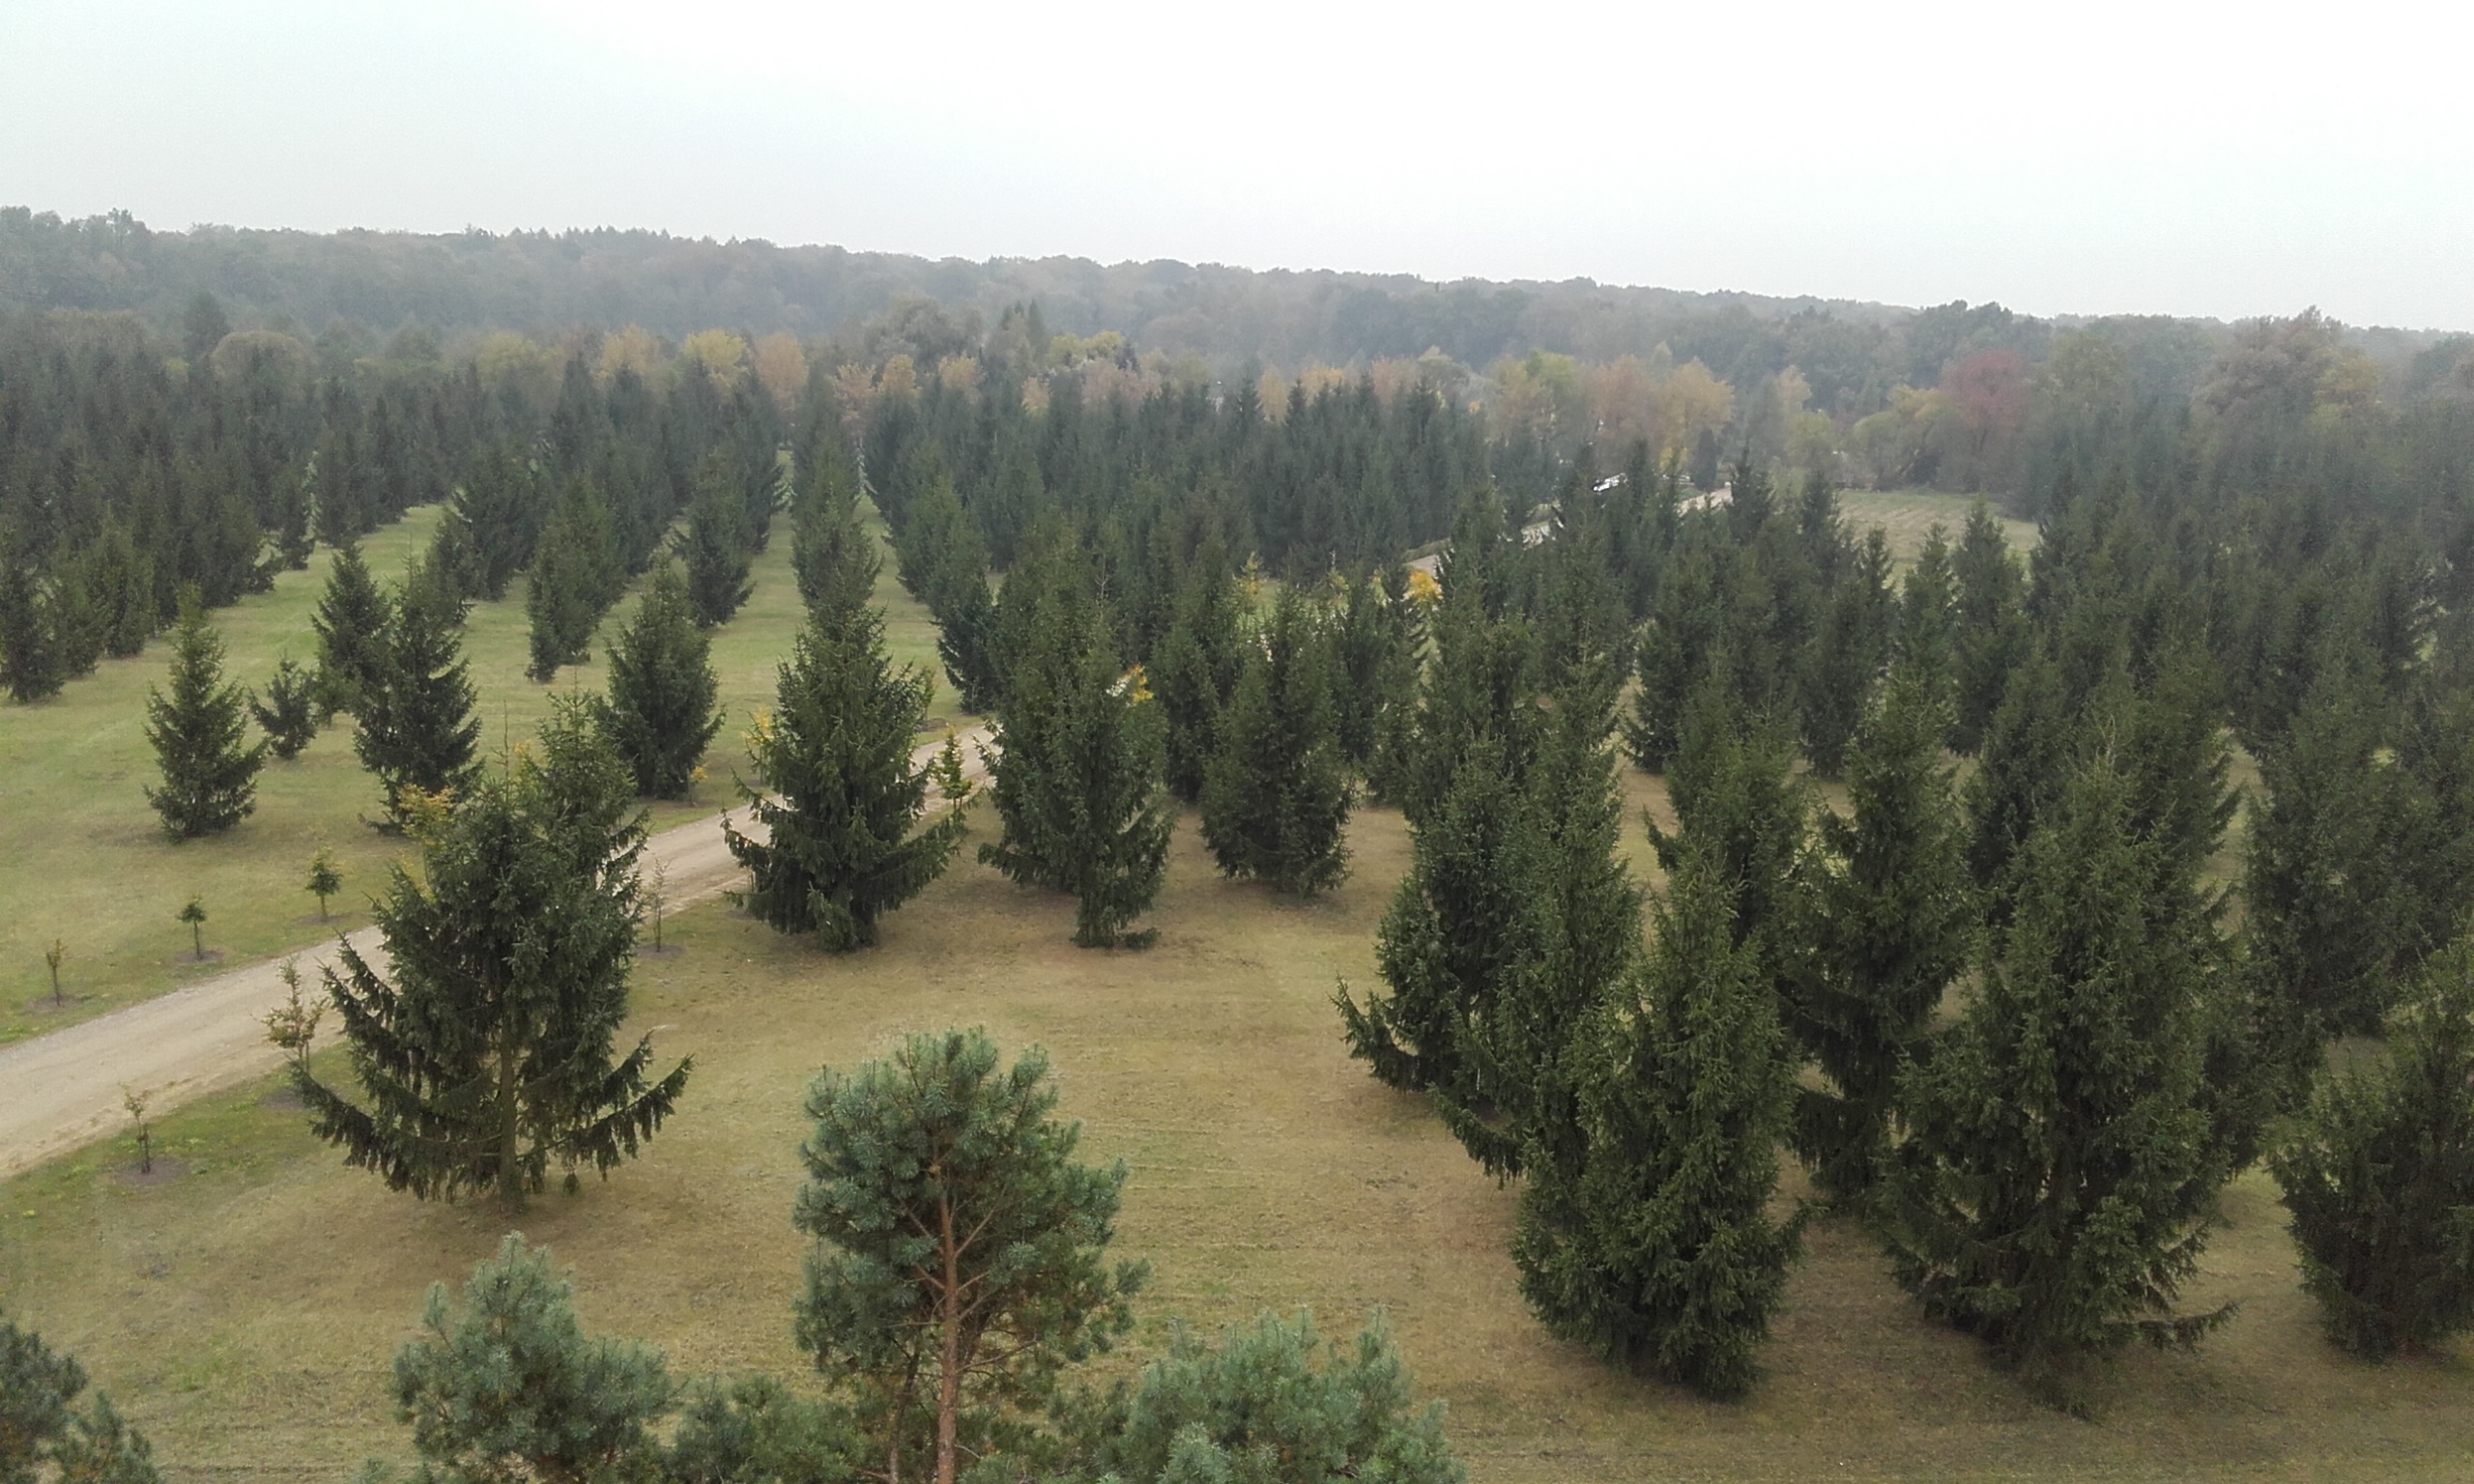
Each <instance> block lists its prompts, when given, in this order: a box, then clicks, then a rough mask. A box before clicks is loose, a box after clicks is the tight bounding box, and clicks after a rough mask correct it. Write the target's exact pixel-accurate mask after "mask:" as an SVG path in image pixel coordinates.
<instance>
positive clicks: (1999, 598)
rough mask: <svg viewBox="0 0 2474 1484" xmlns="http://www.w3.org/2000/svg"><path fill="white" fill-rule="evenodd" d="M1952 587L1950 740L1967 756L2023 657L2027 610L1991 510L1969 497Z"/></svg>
mask: <svg viewBox="0 0 2474 1484" xmlns="http://www.w3.org/2000/svg"><path fill="white" fill-rule="evenodd" d="M1951 576H1952V578H1953V580H1954V581H1955V582H1956V584H1957V587H1958V600H1957V609H1956V613H1955V620H1956V622H1955V626H1954V629H1953V632H1952V634H1951V640H1950V645H1951V676H1952V683H1953V684H1954V686H1955V687H1956V695H1957V712H1958V714H1957V717H1956V718H1955V720H1954V721H1953V723H1952V726H1951V729H1950V745H1951V746H1952V747H1953V748H1956V749H1957V750H1958V751H1959V752H1960V753H1962V754H1972V753H1974V752H1975V751H1976V749H1977V748H1979V747H1981V746H1982V745H1983V743H1984V738H1985V734H1986V732H1987V730H1988V729H1989V728H1991V727H1992V726H1993V720H1994V716H1995V714H1996V713H1997V712H1998V711H1999V709H2000V707H2001V703H2002V699H2003V697H2004V695H2005V693H2006V691H2007V687H2008V682H2009V678H2010V672H2011V671H2013V670H2014V669H2016V668H2017V667H2018V666H2019V665H2020V664H2021V663H2022V662H2023V661H2025V660H2026V659H2027V658H2028V652H2029V650H2030V649H2031V648H2032V646H2033V643H2034V633H2033V630H2032V629H2031V628H2030V626H2029V624H2028V615H2027V591H2026V588H2027V584H2026V579H2025V578H2024V576H2023V575H2022V574H2021V573H2020V571H2019V564H2018V563H2017V562H2016V561H2014V560H2013V559H2011V556H2010V547H2009V543H2008V542H2007V541H2006V540H2005V539H2004V538H2003V536H2002V534H2001V525H2000V523H1999V521H1996V520H1995V519H1994V518H1993V511H1992V509H1991V508H1990V507H1989V506H1987V505H1986V504H1985V502H1984V501H1983V500H1980V499H1979V500H1977V501H1976V502H1975V504H1974V505H1973V506H1972V507H1971V509H1970V510H1969V511H1968V524H1967V528H1966V530H1965V531H1964V532H1963V533H1962V534H1961V536H1960V538H1959V549H1958V552H1957V553H1956V555H1955V556H1954V557H1952V559H1951Z"/></svg>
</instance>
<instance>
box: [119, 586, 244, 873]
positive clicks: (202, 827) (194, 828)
mask: <svg viewBox="0 0 2474 1484" xmlns="http://www.w3.org/2000/svg"><path fill="white" fill-rule="evenodd" d="M171 685H172V694H171V695H170V696H169V697H166V696H165V695H164V694H163V693H162V692H161V691H159V690H157V689H155V688H154V687H152V686H149V687H148V688H147V699H146V740H147V742H148V743H149V744H150V745H151V746H153V748H154V749H155V761H156V763H157V765H158V766H159V767H160V768H161V769H162V773H163V786H162V787H161V788H159V789H157V788H149V789H147V790H146V802H147V803H149V804H151V805H153V806H155V813H158V814H160V815H162V816H163V831H164V833H165V834H167V835H170V836H171V837H172V838H173V839H174V840H195V839H197V838H198V837H199V836H201V835H217V834H221V833H222V832H223V831H225V830H228V829H230V828H232V826H234V825H236V824H238V823H240V822H241V821H242V820H243V819H245V818H247V817H248V816H249V814H250V813H253V812H254V811H255V810H256V809H257V790H258V769H260V768H262V767H264V766H265V765H266V755H267V748H266V744H265V743H263V742H245V740H244V739H245V737H246V736H247V734H248V728H249V722H248V699H247V697H246V696H245V694H244V693H243V691H242V689H241V687H240V686H238V685H226V684H224V683H223V637H222V636H221V635H219V634H217V633H216V631H215V626H214V625H213V624H211V623H209V622H208V621H207V618H206V609H205V607H204V606H203V605H202V604H201V603H200V601H199V599H198V597H197V594H196V592H195V591H194V590H192V591H191V592H190V593H189V594H188V595H187V598H186V599H185V600H184V601H183V603H182V605H181V621H180V625H179V627H177V628H176V629H174V630H173V632H172V675H171Z"/></svg>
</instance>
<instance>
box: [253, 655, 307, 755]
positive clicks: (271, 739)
mask: <svg viewBox="0 0 2474 1484" xmlns="http://www.w3.org/2000/svg"><path fill="white" fill-rule="evenodd" d="M249 714H250V715H252V716H254V717H256V718H257V719H258V726H259V727H260V728H262V729H263V730H264V731H265V732H266V734H267V747H268V749H269V750H270V751H271V752H273V754H274V755H275V756H276V757H278V758H280V759H282V760H283V761H285V762H290V761H291V760H292V759H293V758H295V757H298V756H301V750H302V748H304V747H307V746H308V745H309V743H310V742H311V741H312V740H313V739H314V738H315V737H316V736H317V735H318V677H317V675H316V674H314V673H312V672H311V671H308V670H306V669H304V668H302V666H300V665H298V664H295V663H294V662H293V659H292V656H290V655H288V654H287V655H285V656H284V657H283V658H282V659H280V660H277V661H275V666H274V673H273V675H271V676H269V677H268V679H267V693H266V695H265V696H264V697H257V696H252V697H250V698H249Z"/></svg>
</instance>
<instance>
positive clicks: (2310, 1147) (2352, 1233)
mask: <svg viewBox="0 0 2474 1484" xmlns="http://www.w3.org/2000/svg"><path fill="white" fill-rule="evenodd" d="M2269 1163H2270V1167H2271V1168H2273V1169H2274V1170H2275V1172H2276V1177H2277V1184H2280V1185H2282V1186H2284V1188H2285V1203H2286V1207H2287V1210H2289V1211H2291V1212H2292V1213H2293V1223H2292V1230H2293V1238H2294V1243H2295V1245H2297V1246H2298V1247H2300V1248H2301V1249H2302V1286H2303V1287H2304V1288H2305V1289H2307V1290H2309V1292H2310V1294H2311V1296H2312V1297H2313V1298H2315V1299H2318V1300H2319V1304H2320V1309H2321V1312H2322V1316H2323V1317H2324V1319H2325V1320H2326V1323H2327V1327H2328V1334H2329V1337H2330V1338H2331V1339H2333V1340H2335V1341H2336V1342H2337V1343H2338V1344H2340V1345H2342V1346H2344V1347H2345V1349H2347V1350H2350V1351H2353V1352H2354V1353H2356V1354H2358V1355H2363V1356H2371V1357H2373V1358H2385V1357H2386V1356H2393V1355H2396V1354H2398V1353H2399V1352H2401V1351H2402V1352H2416V1351H2429V1350H2433V1349H2436V1348H2438V1347H2439V1346H2440V1345H2442V1344H2444V1343H2446V1342H2447V1341H2448V1340H2449V1339H2450V1338H2452V1337H2453V1336H2456V1335H2459V1334H2461V1333H2463V1332H2465V1331H2466V1330H2467V1329H2469V1328H2474V935H2469V936H2465V937H2460V939H2459V940H2458V942H2457V943H2456V944H2455V945H2454V946H2453V947H2451V948H2449V949H2448V950H2446V951H2444V952H2442V953H2440V954H2437V955H2434V956H2432V957H2431V959H2430V960H2429V962H2428V964H2427V966H2426V968H2425V971H2424V976H2423V979H2422V983H2421V985H2420V986H2419V988H2418V990H2417V991H2416V992H2414V993H2412V994H2410V995H2409V996H2408V997H2407V1001H2406V1004H2405V1006H2404V1008H2403V1010H2402V1013H2400V1014H2399V1016H2398V1019H2397V1024H2396V1029H2395V1032H2394V1034H2393V1035H2392V1036H2391V1037H2390V1039H2389V1047H2388V1055H2387V1058H2386V1059H2385V1060H2384V1061H2382V1062H2379V1063H2374V1064H2373V1065H2372V1066H2371V1067H2369V1068H2358V1069H2355V1070H2346V1071H2342V1072H2337V1073H2334V1074H2331V1075H2329V1076H2328V1077H2326V1078H2324V1079H2323V1080H2322V1081H2321V1083H2320V1085H2319V1088H2318V1091H2317V1093H2316V1096H2314V1097H2313V1098H2312V1099H2311V1102H2310V1106H2309V1108H2308V1109H2307V1110H2306V1111H2305V1112H2304V1114H2303V1116H2302V1117H2301V1118H2300V1119H2299V1120H2297V1121H2296V1122H2295V1124H2294V1125H2293V1126H2292V1127H2291V1129H2290V1131H2289V1133H2288V1134H2287V1138H2286V1140H2285V1142H2284V1144H2283V1145H2282V1147H2280V1148H2279V1149H2278V1150H2277V1151H2276V1152H2275V1153H2274V1154H2273V1155H2272V1156H2270V1160H2269Z"/></svg>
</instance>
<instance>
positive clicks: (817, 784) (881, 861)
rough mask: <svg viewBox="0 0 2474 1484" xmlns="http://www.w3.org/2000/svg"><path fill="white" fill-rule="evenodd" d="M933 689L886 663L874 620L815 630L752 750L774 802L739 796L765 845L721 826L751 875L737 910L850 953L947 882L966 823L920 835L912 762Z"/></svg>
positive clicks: (922, 771) (915, 673)
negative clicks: (942, 879) (881, 922)
mask: <svg viewBox="0 0 2474 1484" xmlns="http://www.w3.org/2000/svg"><path fill="white" fill-rule="evenodd" d="M933 687H934V682H933V681H931V680H930V678H929V677H928V676H927V675H926V674H924V673H922V672H921V671H920V670H919V669H918V667H916V666H910V665H906V666H904V667H902V668H901V669H899V670H896V669H895V668H894V666H893V664H892V662H891V661H890V660H889V659H887V658H886V655H885V639H884V618H883V614H882V613H881V612H880V611H879V610H877V609H873V608H862V609H859V610H857V611H856V612H855V613H851V614H846V615H845V616H844V617H843V618H842V619H841V620H840V621H839V622H836V623H829V624H828V623H826V622H824V621H823V620H821V619H819V620H818V621H816V622H812V623H811V624H810V625H809V626H808V628H807V629H806V631H805V632H803V633H802V634H801V635H800V636H799V638H798V641H797V644H796V647H795V648H793V650H792V651H791V659H790V660H789V661H788V662H787V663H785V664H784V665H783V666H782V669H781V682H780V689H779V691H778V692H777V698H778V700H777V707H776V709H775V710H774V712H773V713H772V715H770V716H769V717H765V718H763V719H762V720H761V721H760V722H759V724H758V726H757V729H756V731H755V733H754V735H753V738H752V740H751V743H750V749H749V750H750V753H751V755H752V756H753V757H754V759H755V762H756V770H757V777H758V778H759V779H760V780H761V781H762V783H763V784H764V785H765V786H766V787H767V788H769V789H771V790H772V793H773V797H770V798H768V797H766V796H765V795H764V794H762V793H760V792H758V791H757V790H755V789H752V788H743V789H742V790H741V792H742V793H743V794H744V795H745V796H746V799H747V803H748V811H749V813H752V814H753V815H754V816H755V818H756V821H757V822H758V823H759V824H761V825H762V826H763V827H764V830H765V838H764V839H763V840H762V842H759V841H756V840H753V839H750V838H749V837H747V836H745V835H741V834H740V833H739V832H738V831H737V830H735V829H734V828H732V827H731V825H730V823H729V821H728V820H725V821H724V822H723V825H722V835H723V838H724V839H725V840H726V841H728V842H729V843H730V848H731V854H733V855H734V856H735V857H737V859H738V861H739V863H740V864H741V865H743V866H745V867H747V868H748V871H749V873H750V875H751V876H752V877H753V880H752V883H751V884H750V886H749V888H748V890H747V891H746V892H745V893H744V894H741V895H740V896H739V897H738V898H737V900H738V901H739V902H740V904H741V905H743V906H745V907H746V908H747V909H748V910H749V911H750V912H752V913H754V914H755V915H756V916H757V917H758V918H760V919H762V921H764V922H765V923H767V924H769V925H771V926H772V927H773V928H776V929H777V930H779V931H782V932H796V933H808V932H812V933H815V934H816V936H817V941H818V942H819V943H820V944H821V945H822V946H823V947H825V948H827V949H829V950H832V951H833V952H835V953H847V952H849V950H851V949H854V948H864V947H867V946H869V945H871V944H873V943H875V942H876V941H877V921H878V919H880V918H881V917H883V915H884V914H885V913H887V912H890V911H893V910H894V909H895V908H897V907H900V906H901V905H902V904H903V903H904V902H906V901H908V900H909V899H911V898H913V897H916V896H917V895H919V893H920V892H921V891H923V890H925V889H926V888H927V886H928V884H929V883H930V882H932V881H934V880H935V879H936V877H937V876H938V875H940V874H941V873H942V872H943V871H944V869H945V865H946V863H947V862H948V861H950V860H951V859H952V858H953V853H954V850H955V849H956V847H957V846H959V845H960V844H961V842H962V834H963V828H964V819H963V815H962V813H961V812H960V811H955V812H952V813H947V814H946V815H945V816H944V817H943V818H941V819H938V820H936V821H935V822H934V823H930V824H927V825H925V826H924V827H923V826H922V824H921V819H920V816H921V814H922V813H923V812H924V811H925V809H926V806H927V799H928V785H929V782H930V771H929V769H928V768H926V767H924V766H919V765H917V764H914V763H913V761H912V760H911V747H912V744H913V742H914V740H915V739H916V737H917V735H918V732H919V724H920V722H921V720H922V718H924V717H925V715H926V714H927V710H928V697H929V693H930V691H931V690H932V689H933Z"/></svg>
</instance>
